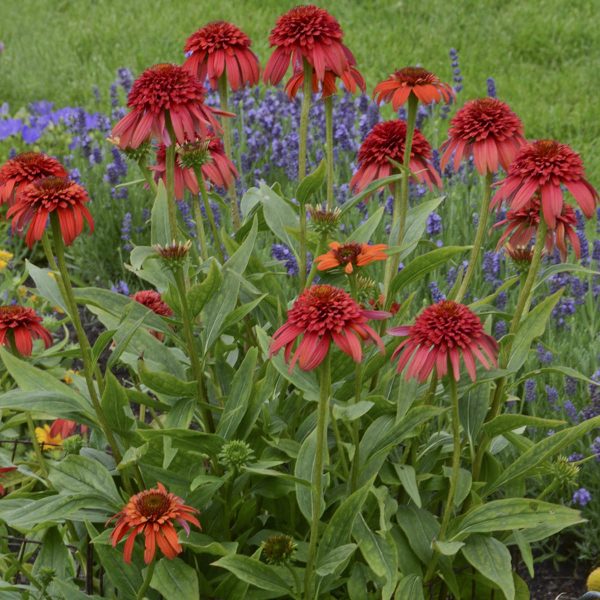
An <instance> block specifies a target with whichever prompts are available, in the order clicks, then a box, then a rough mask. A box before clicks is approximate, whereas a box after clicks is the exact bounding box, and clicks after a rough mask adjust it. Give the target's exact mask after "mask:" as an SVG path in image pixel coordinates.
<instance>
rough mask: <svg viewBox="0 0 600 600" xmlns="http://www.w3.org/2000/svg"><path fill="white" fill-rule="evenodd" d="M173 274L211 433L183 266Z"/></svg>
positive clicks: (200, 399) (198, 391) (202, 410)
mask: <svg viewBox="0 0 600 600" xmlns="http://www.w3.org/2000/svg"><path fill="white" fill-rule="evenodd" d="M173 274H174V276H175V283H176V285H177V291H178V293H179V302H180V303H181V320H182V322H183V333H184V335H185V340H186V344H187V347H188V352H189V355H190V363H191V367H192V375H193V377H194V380H195V382H196V399H197V401H198V405H199V407H200V413H201V414H202V420H203V421H204V422H203V425H204V429H205V430H206V431H207V432H209V433H214V431H215V424H214V421H213V416H212V413H211V411H210V410H209V408H208V399H207V398H206V395H205V393H204V387H203V385H202V378H203V376H204V370H203V368H202V365H201V364H200V358H199V356H198V350H197V349H196V342H195V339H194V326H193V321H192V318H191V314H190V309H189V305H188V301H187V295H188V291H187V289H186V285H185V279H184V277H183V271H182V270H181V268H178V269H176V270H175V271H174V273H173Z"/></svg>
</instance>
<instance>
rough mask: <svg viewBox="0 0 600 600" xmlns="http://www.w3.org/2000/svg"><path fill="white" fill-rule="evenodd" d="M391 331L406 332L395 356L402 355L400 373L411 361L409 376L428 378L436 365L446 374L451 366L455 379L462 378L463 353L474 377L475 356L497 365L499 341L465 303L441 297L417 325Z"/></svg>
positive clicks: (421, 317)
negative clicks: (485, 329) (440, 300)
mask: <svg viewBox="0 0 600 600" xmlns="http://www.w3.org/2000/svg"><path fill="white" fill-rule="evenodd" d="M388 333H390V334H391V335H397V336H403V337H404V336H406V339H405V340H404V341H403V342H402V343H401V344H400V345H399V346H398V348H396V350H395V351H394V354H393V355H392V358H396V357H397V356H400V360H399V361H398V373H400V372H402V370H403V369H404V368H405V367H406V365H407V364H408V363H409V362H410V366H409V367H408V369H407V371H406V375H405V377H406V379H410V378H411V377H416V378H417V379H418V380H419V381H425V380H426V379H427V377H429V375H430V373H431V372H432V371H433V369H434V368H435V370H436V373H437V376H438V377H443V376H444V375H446V373H448V370H450V374H451V375H452V377H454V379H455V380H456V381H458V380H459V378H460V357H461V356H462V359H463V361H464V363H465V366H466V368H467V372H468V373H469V376H470V377H471V379H472V380H473V381H475V378H476V371H475V359H478V360H479V362H480V363H481V364H482V365H483V366H484V368H486V369H489V368H490V367H491V365H496V364H497V360H496V356H497V353H498V344H497V342H496V340H495V339H494V338H493V337H492V336H491V335H488V334H487V333H485V331H484V330H483V325H482V324H481V321H480V320H479V317H477V315H476V314H475V313H473V312H472V311H471V310H470V309H469V308H468V307H467V306H465V305H464V304H458V303H457V302H453V301H451V300H442V302H438V303H437V304H434V305H433V306H429V307H427V308H426V309H425V310H424V311H423V312H422V313H421V314H420V315H419V316H418V317H417V319H416V321H415V323H414V325H404V326H401V327H394V328H393V329H390V330H388Z"/></svg>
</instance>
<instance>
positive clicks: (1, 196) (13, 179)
mask: <svg viewBox="0 0 600 600" xmlns="http://www.w3.org/2000/svg"><path fill="white" fill-rule="evenodd" d="M50 175H54V176H56V177H66V176H67V175H68V173H67V171H66V169H65V168H64V167H63V166H62V165H61V164H60V163H59V162H58V161H57V160H56V159H55V158H52V157H51V156H47V155H46V154H41V153H40V152H24V153H23V154H17V156H15V157H14V158H11V159H10V160H8V161H6V162H5V163H4V164H3V165H2V167H0V204H4V203H8V204H13V202H14V199H15V197H16V194H17V192H19V191H20V190H22V189H23V188H24V187H26V186H27V185H29V184H30V183H32V182H33V181H35V180H36V179H40V178H42V177H49V176H50Z"/></svg>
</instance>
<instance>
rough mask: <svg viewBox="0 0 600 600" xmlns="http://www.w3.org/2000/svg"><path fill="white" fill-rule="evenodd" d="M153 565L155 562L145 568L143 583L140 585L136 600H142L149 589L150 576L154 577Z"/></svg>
mask: <svg viewBox="0 0 600 600" xmlns="http://www.w3.org/2000/svg"><path fill="white" fill-rule="evenodd" d="M154 565H155V561H154V560H153V561H152V562H151V563H150V564H149V565H148V566H147V567H146V575H144V582H143V583H142V587H141V588H140V589H139V591H138V593H137V596H136V600H143V599H144V596H145V594H146V592H147V591H148V588H149V587H150V582H151V581H152V575H154Z"/></svg>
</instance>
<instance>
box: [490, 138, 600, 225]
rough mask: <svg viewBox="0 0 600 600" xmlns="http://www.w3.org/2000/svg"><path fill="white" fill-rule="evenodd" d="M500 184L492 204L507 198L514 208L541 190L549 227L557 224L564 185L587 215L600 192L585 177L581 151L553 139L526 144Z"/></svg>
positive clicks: (590, 214)
mask: <svg viewBox="0 0 600 600" xmlns="http://www.w3.org/2000/svg"><path fill="white" fill-rule="evenodd" d="M497 185H498V186H499V188H498V191H497V192H496V194H495V195H494V198H493V199H492V206H497V205H500V203H501V202H502V201H503V200H506V201H507V202H509V203H510V208H511V209H513V210H519V209H520V208H523V207H524V206H525V205H526V204H527V203H528V202H529V200H530V199H531V197H532V196H533V195H534V194H535V193H539V194H540V196H541V198H542V208H543V213H544V220H545V221H546V223H547V224H548V227H549V228H550V229H554V228H555V227H556V222H557V219H558V217H559V216H560V214H561V212H562V208H563V192H562V190H561V185H564V186H565V187H566V188H567V189H568V190H569V192H571V194H572V195H573V197H574V198H575V200H576V201H577V204H579V207H580V208H581V210H582V211H583V214H584V215H585V216H586V217H587V218H588V219H590V218H591V217H592V216H593V214H594V208H595V206H596V204H597V203H598V192H597V191H596V190H595V189H594V188H593V187H592V186H591V185H590V184H589V183H588V181H587V180H586V179H585V172H584V168H583V162H582V160H581V158H580V156H579V154H577V153H576V152H574V151H573V150H571V148H569V146H567V145H565V144H560V143H559V142H556V141H554V140H539V141H537V142H532V143H530V144H527V145H526V146H523V147H522V148H521V150H520V151H519V153H518V154H517V156H516V158H515V160H514V161H513V162H512V164H511V165H510V167H509V169H508V175H507V177H506V178H505V179H503V180H502V181H501V182H499V183H498V184H497Z"/></svg>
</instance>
